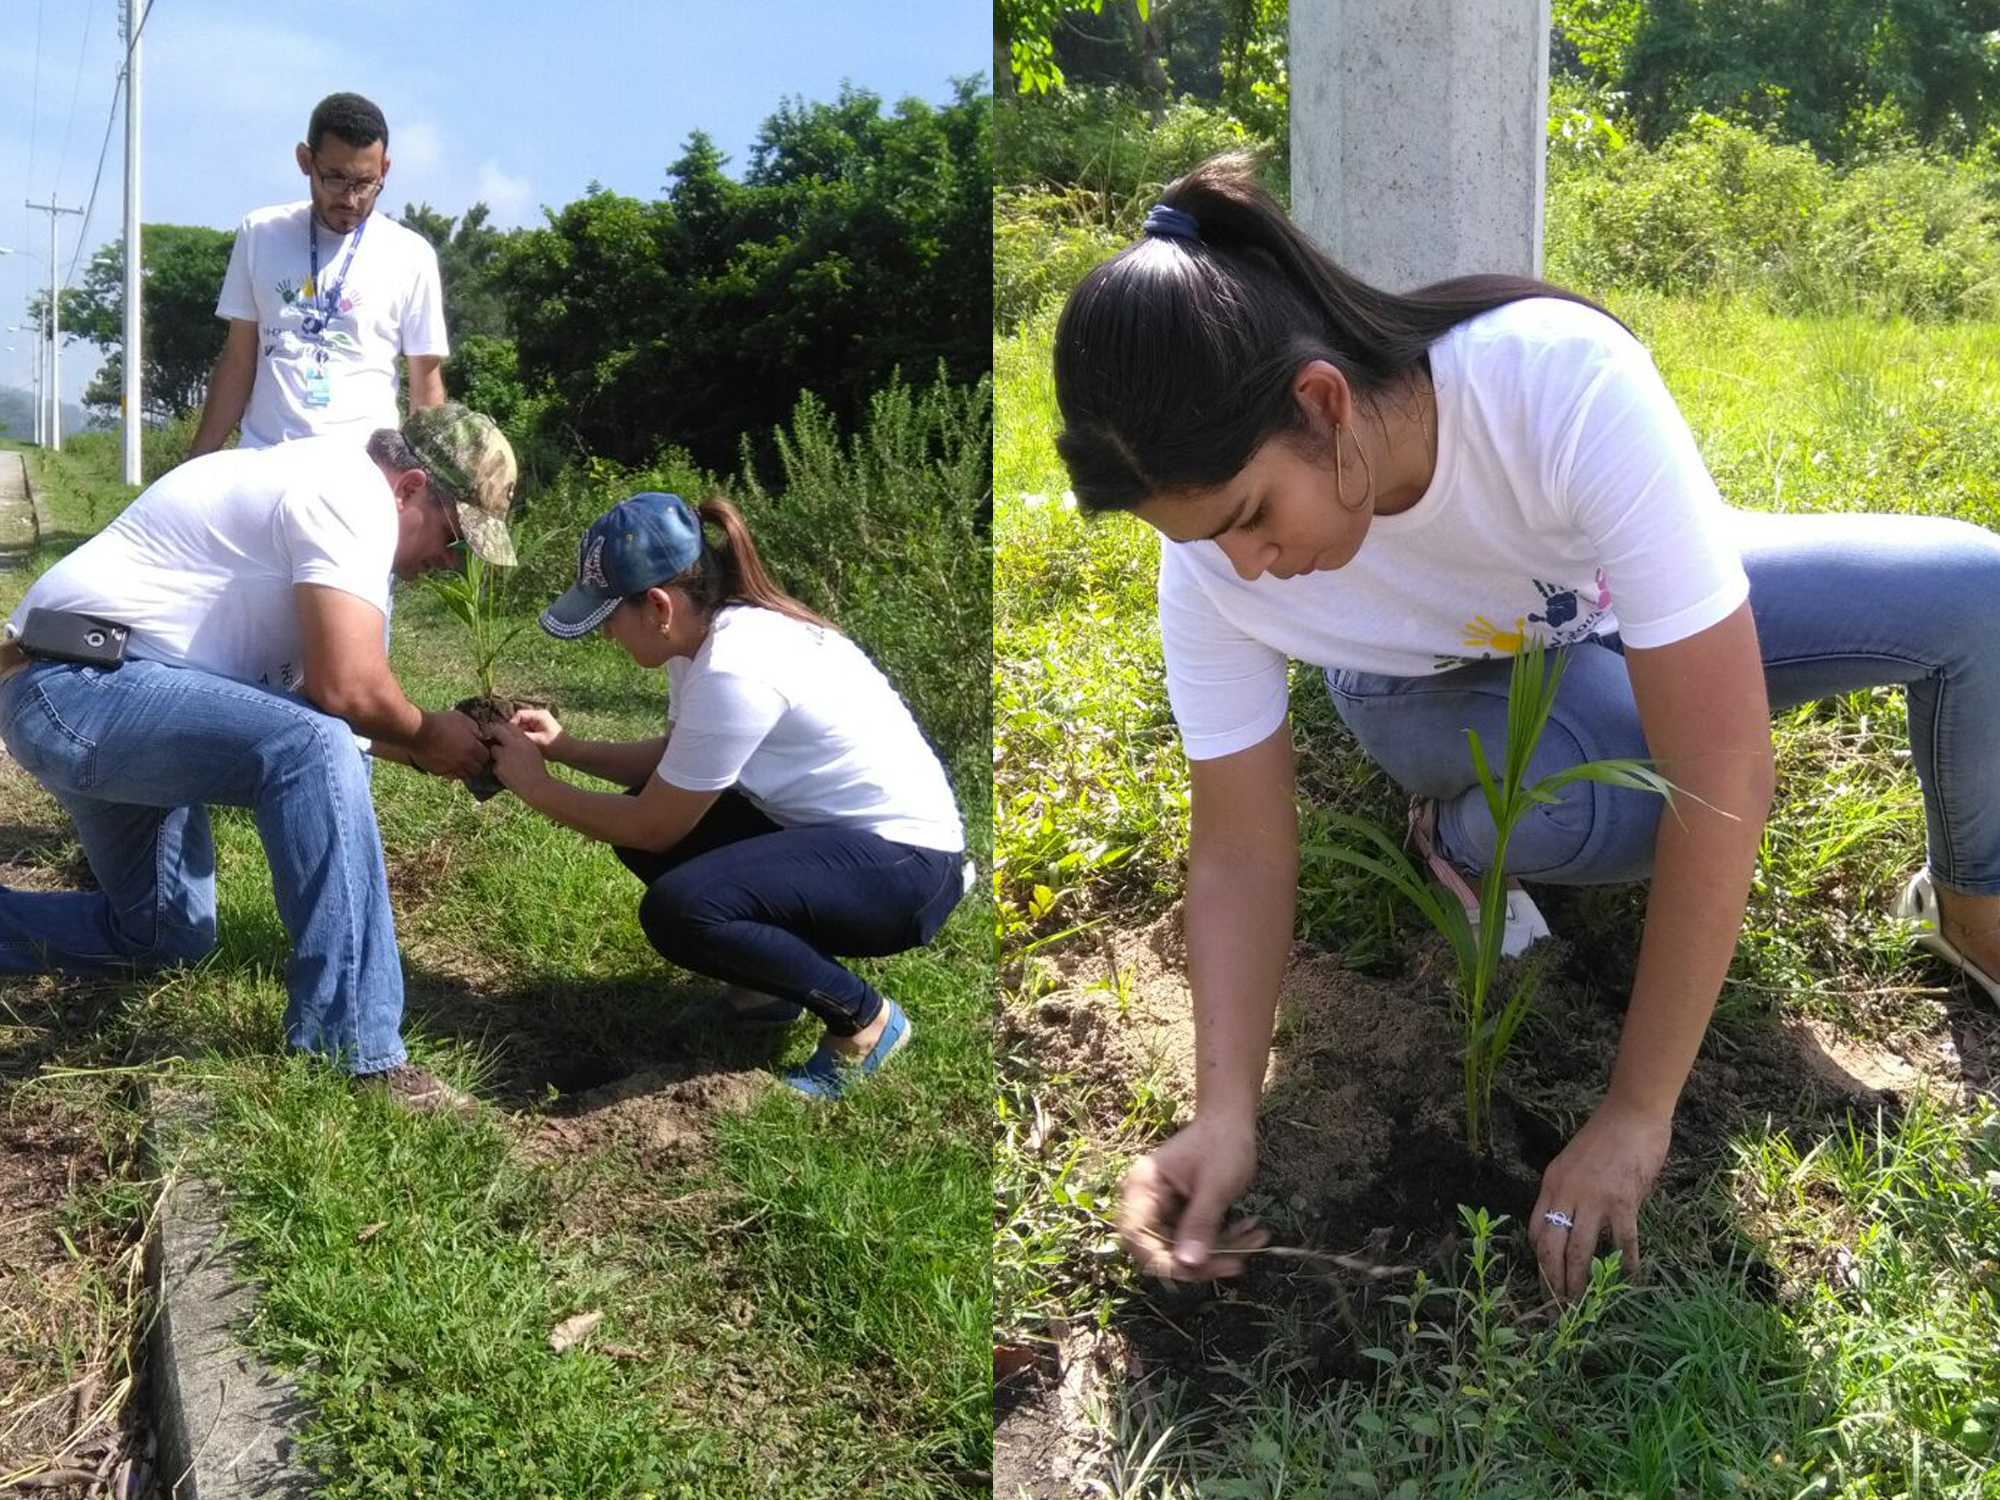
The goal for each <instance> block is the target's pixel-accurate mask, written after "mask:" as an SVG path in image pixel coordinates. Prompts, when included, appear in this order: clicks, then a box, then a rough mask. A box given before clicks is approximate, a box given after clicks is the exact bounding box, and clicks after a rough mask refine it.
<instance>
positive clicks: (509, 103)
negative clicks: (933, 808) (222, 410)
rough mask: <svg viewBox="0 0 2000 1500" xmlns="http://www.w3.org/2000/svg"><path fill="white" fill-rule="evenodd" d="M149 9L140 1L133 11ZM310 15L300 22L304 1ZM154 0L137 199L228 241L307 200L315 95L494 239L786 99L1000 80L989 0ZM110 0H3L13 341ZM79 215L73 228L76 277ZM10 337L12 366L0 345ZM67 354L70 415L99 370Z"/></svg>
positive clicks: (105, 192)
mask: <svg viewBox="0 0 2000 1500" xmlns="http://www.w3.org/2000/svg"><path fill="white" fill-rule="evenodd" d="M141 6H142V9H143V6H144V0H141ZM298 9H299V10H301V11H303V10H305V9H306V8H304V7H300V8H298ZM310 10H311V13H312V15H313V17H314V18H315V19H314V20H312V21H307V20H305V19H303V18H298V19H295V18H294V8H293V7H283V8H282V9H281V8H280V7H275V6H271V5H267V4H253V3H251V0H233V3H230V0H154V3H153V6H152V10H151V12H150V15H149V16H148V19H147V21H146V26H145V32H144V36H143V47H142V54H141V62H140V80H141V93H140V119H141V125H142V127H143V136H144V138H143V140H142V142H141V167H142V179H143V180H142V184H141V204H142V214H143V217H144V218H145V219H146V221H148V222H153V223H179V224H209V225H213V226H215V227H217V228H222V229H228V228H234V227H235V225H236V223H237V221H238V220H239V219H240V218H241V217H242V216H243V214H244V212H245V211H246V210H247V209H250V208H254V207H257V206H259V205H261V204H266V203H279V202H286V201H289V200H293V199H297V198H302V197H304V196H305V194H304V183H303V179H301V178H300V176H299V174H298V169H297V167H296V166H294V165H293V162H292V147H293V145H294V144H295V143H296V142H297V141H298V140H300V139H301V138H302V137H303V135H304V133H305V122H306V116H307V115H308V114H309V113H310V112H311V109H312V106H313V104H314V102H315V101H317V100H318V99H319V98H321V97H322V96H323V95H325V94H328V93H331V92H333V91H335V90H337V89H352V90H355V91H356V92H358V93H362V94H366V95H368V96H369V97H370V98H372V99H373V100H374V101H375V102H376V103H377V104H379V105H381V106H382V110H383V113H384V114H385V115H386V116H387V117H388V121H389V132H390V141H389V156H390V161H391V169H390V174H389V186H388V189H387V191H386V193H385V195H384V198H383V204H384V206H385V207H386V208H388V209H389V210H390V211H392V212H400V211H401V210H402V208H403V205H404V204H405V203H422V202H428V203H429V204H431V206H432V207H434V208H438V209H441V210H443V211H444V212H446V213H451V214H456V213H459V212H462V211H463V210H464V209H465V208H466V207H467V206H468V205H469V204H471V203H473V202H475V201H478V200H482V199H483V200H484V201H485V202H486V203H487V204H488V205H489V206H490V207H491V208H492V210H493V216H494V219H495V221H496V222H498V223H500V224H502V225H509V226H511V225H516V224H529V223H539V222H540V219H541V214H540V210H541V206H542V205H548V206H550V207H559V206H560V205H562V204H564V203H568V202H570V201H571V200H572V199H574V198H576V197H578V196H580V195H581V194H582V193H583V191H584V190H585V188H586V187H587V186H588V185H589V184H590V183H591V182H593V181H596V182H601V183H602V184H603V185H604V186H606V187H608V188H611V189H613V190H614V191H617V192H622V193H630V194H632V195H634V196H637V197H656V196H658V195H659V193H660V192H661V190H662V187H663V185H664V182H665V177H666V166H667V164H668V163H669V162H671V161H673V160H674V159H675V158H676V157H677V156H679V155H680V149H681V146H682V144H683V143H684V142H685V140H686V139H687V135H688V133H689V132H690V131H692V130H696V129H700V130H705V131H707V132H708V133H709V134H710V135H711V136H713V137H714V138H715V140H716V142H717V144H718V145H719V146H720V147H721V149H722V150H723V152H724V153H725V154H726V155H727V156H728V157H729V159H730V160H729V165H728V168H727V170H729V171H731V172H732V173H740V172H741V171H742V170H743V168H744V167H745V166H747V165H748V156H749V148H750V142H751V140H752V139H753V138H754V137H755V135H756V133H757V129H758V127H759V126H760V125H761V124H762V123H763V121H764V119H765V118H766V117H767V116H768V115H770V114H771V112H772V111H773V110H774V109H775V108H776V107H777V106H778V105H779V104H780V103H781V102H782V101H783V100H785V99H787V98H791V97H795V96H798V97H803V98H806V99H809V100H823V99H832V98H833V97H834V96H835V94H836V93H837V92H838V91H839V89H840V86H841V84H842V82H843V81H846V82H849V83H852V84H853V85H855V86H856V87H858V88H864V89H867V90H869V91H871V92H873V93H876V94H880V95H882V96H883V98H884V99H885V100H888V101H894V100H896V99H899V98H902V97H904V96H906V95H915V96H917V97H919V98H922V99H927V100H930V101H933V102H941V101H943V100H945V99H946V98H948V97H949V95H950V80H951V79H952V78H954V77H963V76H966V75H969V74H973V73H981V74H985V73H987V72H989V71H990V69H991V65H992V55H993V54H992V46H993V43H992V34H993V33H992V25H993V22H992V7H991V4H990V0H867V3H861V0H729V3H725V4H720V5H717V4H708V5H690V4H684V3H671V0H666V3H643V0H624V3H617V0H490V3H486V4H477V5H475V4H470V3H465V0H443V3H434V4H430V5H421V6H420V5H412V4H409V3H408V0H343V3H341V4H337V5H331V6H314V7H310ZM119 24H120V23H119V5H118V0H0V35H4V37H5V40H4V42H0V246H6V247H9V248H11V249H13V250H15V251H16V252H20V253H16V254H13V255H7V256H0V329H4V327H5V326H6V324H9V323H19V322H21V321H22V319H23V316H24V314H25V312H26V310H27V303H28V298H29V296H30V295H31V294H32V292H33V290H34V289H36V288H38V287H43V286H46V284H47V280H48V268H47V256H48V216H47V215H46V214H42V213H38V212H33V211H31V210H29V209H27V208H26V207H24V206H23V205H24V204H25V202H26V200H28V199H30V198H32V199H33V200H34V201H36V202H38V203H46V202H48V201H49V196H50V194H51V193H52V192H53V193H54V194H55V196H56V199H57V201H58V202H60V203H62V204H64V205H73V206H76V207H82V206H83V205H84V203H85V202H86V201H87V200H88V199H89V197H90V190H91V179H92V176H93V174H94V172H95V171H96V168H97V161H98V153H99V148H100V146H101V145H102V143H103V141H104V138H105V125H106V121H107V120H108V119H109V118H110V107H111V96H112V86H113V83H114V80H115V78H116V75H117V71H118V67H119V64H120V60H121V55H122V44H121V42H120V38H119ZM123 151H124V120H123V117H122V112H121V115H120V117H119V118H118V120H117V122H116V123H115V124H114V125H113V126H112V129H111V142H110V147H109V150H108V151H107V152H106V153H105V158H104V173H103V180H102V183H101V185H100V186H99V188H98V191H97V199H96V207H95V209H94V210H93V212H92V214H91V219H90V225H89V230H88V233H87V236H86V238H85V240H84V249H83V255H82V257H81V258H80V259H79V260H78V261H77V264H78V268H79V274H80V273H81V267H82V266H83V265H84V264H86V263H88V261H89V258H90V254H91V252H92V251H93V250H94V249H95V248H96V247H97V246H99V245H101V244H104V243H106V242H107V241H110V240H113V239H115V238H116V237H117V236H118V234H119V232H120V225H121V218H122V215H123V212H124V208H123V203H122V201H121V192H122V188H121V182H122V174H123ZM77 223H78V221H77V219H76V218H75V217H74V216H68V215H65V216H63V218H62V221H61V249H60V253H59V255H58V257H57V258H58V260H59V261H60V262H61V263H62V266H63V268H64V269H65V270H67V268H68V266H69V264H70V261H71V258H72V256H73V255H74V252H75V250H76V246H77ZM8 345H13V346H14V348H13V350H12V351H11V352H9V351H8V349H7V346H8ZM30 357H31V355H30V348H29V343H28V341H27V340H26V339H25V338H24V336H23V335H20V334H6V333H0V385H11V386H21V387H25V386H26V385H27V384H28V380H29V372H30V370H31V368H32V366H31V364H30ZM96 365H97V357H96V351H95V349H93V348H92V347H90V346H89V345H77V344H73V345H69V346H68V347H66V348H65V349H64V351H63V359H62V384H63V388H64V391H65V393H66V395H67V396H68V397H69V398H71V399H74V398H75V397H76V396H77V395H78V394H79V393H80V392H81V391H82V389H83V386H84V384H85V383H86V382H87V381H88V379H89V378H90V374H91V372H92V371H93V370H94V369H95V368H96Z"/></svg>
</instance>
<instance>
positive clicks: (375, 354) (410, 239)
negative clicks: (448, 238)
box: [215, 203, 451, 448]
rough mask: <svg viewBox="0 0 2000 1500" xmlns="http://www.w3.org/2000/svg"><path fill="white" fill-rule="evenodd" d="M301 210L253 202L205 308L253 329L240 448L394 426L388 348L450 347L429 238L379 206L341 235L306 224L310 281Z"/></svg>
mask: <svg viewBox="0 0 2000 1500" xmlns="http://www.w3.org/2000/svg"><path fill="white" fill-rule="evenodd" d="M311 218H312V205H311V204H310V203H286V204H281V205H279V206H278V207H276V208H260V209H257V210H255V211H254V212H253V213H251V214H250V215H249V217H247V218H246V219H244V221H243V223H242V224H241V225H240V226H239V227H238V229H237V231H236V244H235V246H234V247H233V248H232V249H231V250H230V252H229V271H228V274H227V275H225V276H224V277H223V278H222V295H221V296H220V297H218V298H217V299H216V303H215V315H216V316H217V317H219V318H240V319H243V320H244V321H246V322H254V323H255V324H256V325H257V381H256V384H255V385H253V386H252V387H251V389H250V402H249V405H248V406H246V407H245V408H244V411H243V436H242V439H241V441H242V446H243V447H245V448H268V447H270V446H272V445H273V444H274V443H282V442H285V441H287V440H289V439H291V438H300V437H313V436H325V435H328V434H332V433H340V434H344V435H345V436H347V437H348V438H349V439H350V440H351V441H355V442H363V443H365V442H366V441H367V440H368V437H369V434H371V433H373V432H374V431H375V430H376V429H377V428H378V427H394V426H396V425H397V419H396V388H397V380H396V356H397V354H398V353H402V354H435V355H437V356H439V357H440V358H442V357H443V356H444V355H446V354H449V353H450V352H451V349H450V345H449V344H448V343H447V341H446V338H445V327H444V293H443V290H442V289H441V287H440V284H439V282H438V266H437V252H435V251H434V250H432V249H431V246H430V241H428V240H426V239H425V238H424V237H423V236H422V235H420V234H418V233H417V232H416V231H414V230H411V229H405V228H404V227H403V226H402V225H401V224H398V223H397V222H396V221H395V220H394V219H391V218H389V217H388V216H387V215H386V214H381V213H373V214H370V215H369V216H368V217H367V218H365V219H363V220H362V221H361V223H360V224H359V225H358V226H356V227H355V229H353V230H352V231H350V232H349V233H347V234H344V235H343V234H335V233H333V231H331V230H330V229H327V228H326V227H325V226H324V225H318V226H316V228H317V232H318V238H319V275H320V279H319V283H318V285H317V287H315V285H314V282H313V275H312V252H311V237H310V235H309V233H308V227H309V225H310V221H311ZM357 241H358V242H357ZM350 251H351V252H352V256H351V258H350V255H349V252H350ZM316 294H317V295H316Z"/></svg>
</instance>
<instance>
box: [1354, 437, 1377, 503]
mask: <svg viewBox="0 0 2000 1500" xmlns="http://www.w3.org/2000/svg"><path fill="white" fill-rule="evenodd" d="M1354 456H1355V457H1356V458H1358V459H1360V460H1361V473H1362V475H1363V476H1364V477H1365V478H1366V479H1367V481H1368V488H1367V489H1366V490H1365V491H1364V492H1363V493H1362V496H1361V504H1360V505H1357V506H1356V507H1355V509H1356V510H1363V509H1365V508H1367V507H1368V506H1370V505H1372V504H1373V503H1374V501H1375V465H1374V464H1372V463H1370V462H1369V460H1368V450H1367V449H1365V448H1363V447H1362V446H1361V439H1360V438H1359V437H1356V438H1355V439H1354Z"/></svg>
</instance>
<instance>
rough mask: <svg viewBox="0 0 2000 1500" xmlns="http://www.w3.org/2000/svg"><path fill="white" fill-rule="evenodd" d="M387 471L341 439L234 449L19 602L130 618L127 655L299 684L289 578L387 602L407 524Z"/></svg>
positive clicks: (154, 499) (149, 501) (128, 515)
mask: <svg viewBox="0 0 2000 1500" xmlns="http://www.w3.org/2000/svg"><path fill="white" fill-rule="evenodd" d="M398 530H399V528H398V524H397V519H396V504H395V496H394V493H393V492H392V491H391V490H390V488H389V484H388V481H387V480H386V479H384V478H383V476H382V471H381V470H380V469H378V468H377V467H376V466H375V463H374V461H373V460H372V459H370V458H369V457H368V455H367V453H366V451H364V450H363V449H361V448H357V447H355V446H354V445H353V444H352V443H350V442H348V441H347V440H346V439H344V438H304V439H301V440H300V441H298V442H296V443H282V444H280V445H279V446H277V447H275V448H227V449H224V450H223V451H221V452H219V453H211V454H208V455H206V456H205V457H202V458H197V459H192V460H190V461H189V462H187V463H184V464H182V465H181V466H180V467H179V468H177V469H173V470H171V471H169V472H168V473H167V474H165V475H163V476H162V477H161V478H160V479H158V480H156V481H155V482H154V483H153V485H152V487H151V488H149V489H147V490H146V491H145V493H144V494H142V495H140V496H139V498H138V499H136V500H134V501H133V502H132V503H131V505H130V506H128V507H127V508H126V510H125V512H124V514H123V515H121V516H119V517H118V518H117V519H116V520H115V521H113V522H112V523H111V524H110V525H109V526H107V527H105V528H104V530H102V531H100V532H99V533H98V534H97V535H96V536H94V537H92V538H91V539H90V540H89V541H87V542H85V543H84V544H83V545H82V546H81V547H79V548H77V549H76V551H74V552H72V553H70V554H69V555H68V556H67V557H65V558H63V559H62V560H61V561H60V562H58V563H57V564H56V565H55V566H54V567H52V568H50V569H49V570H48V572H46V573H44V574H43V575H42V576H41V577H40V578H38V579H36V580H35V582H34V584H33V586H32V587H30V588H29V590H28V593H27V597H26V598H24V599H23V600H22V601H21V605H20V607H19V608H18V609H17V610H16V611H15V613H14V621H13V623H14V625H15V627H16V628H17V629H18V628H19V626H20V625H21V624H22V622H23V621H25V619H26V618H27V612H28V611H29V610H30V609H63V610H76V611H79V612H81V613H83V614H89V615H97V616H100V617H102V618H104V619H108V620H116V621H118V622H119V623H121V624H124V625H129V626H130V627H131V628H132V635H131V639H130V640H129V641H127V642H126V647H125V649H126V654H127V655H129V656H134V657H140V658H144V659H149V660H152V661H161V662H167V663H169V664H171V665H175V666H193V667H202V668H205V669H206V670H208V671H210V672H216V673H220V674H221V675H222V676H225V677H235V678H238V679H240V680H242V681H245V682H259V683H263V684H265V685H266V686H268V687H273V688H277V689H279V690H280V691H283V692H292V691H294V690H296V689H297V687H298V685H299V681H300V679H301V678H302V676H303V675H304V670H305V651H304V648H303V644H302V641H301V637H300V632H299V612H298V606H297V604H296V602H295V601H294V598H293V594H292V587H293V585H294V584H300V583H317V584H325V585H327V586H328V587H330V588H337V589H339V590H341V591H342V592H343V593H348V594H353V595H355V596H356V597H358V598H361V599H365V600H367V601H368V603H370V604H372V605H374V606H375V607H376V608H377V609H379V610H381V611H382V612H383V615H384V617H385V618H386V616H387V615H388V610H389V583H390V570H391V569H392V568H393V567H394V565H395V559H396V540H397V535H398Z"/></svg>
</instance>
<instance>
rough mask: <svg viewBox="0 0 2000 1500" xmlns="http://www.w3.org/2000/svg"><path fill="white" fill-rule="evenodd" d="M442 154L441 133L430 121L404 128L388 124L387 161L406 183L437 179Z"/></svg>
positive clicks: (410, 123) (391, 123)
mask: <svg viewBox="0 0 2000 1500" xmlns="http://www.w3.org/2000/svg"><path fill="white" fill-rule="evenodd" d="M445 154H446V153H445V143H444V132H443V131H442V130H440V129H439V128H438V127H437V126H436V125H434V124H432V123H431V122H430V121H429V120H423V119H418V120H412V121H410V122H409V123H408V124H407V125H404V124H399V123H397V122H396V121H394V120H391V121H390V122H389V159H390V160H391V161H392V162H394V163H395V164H396V170H397V171H399V172H401V173H402V174H403V176H404V178H405V179H406V180H407V179H409V178H411V177H421V178H424V179H426V180H428V179H430V178H432V177H434V176H436V175H437V172H438V169H439V168H440V167H441V166H442V165H443V164H444V160H445Z"/></svg>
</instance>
